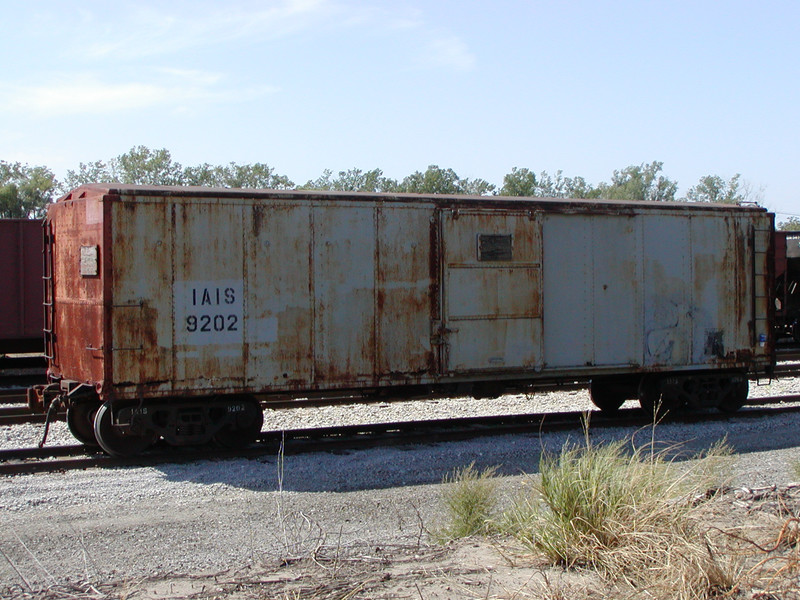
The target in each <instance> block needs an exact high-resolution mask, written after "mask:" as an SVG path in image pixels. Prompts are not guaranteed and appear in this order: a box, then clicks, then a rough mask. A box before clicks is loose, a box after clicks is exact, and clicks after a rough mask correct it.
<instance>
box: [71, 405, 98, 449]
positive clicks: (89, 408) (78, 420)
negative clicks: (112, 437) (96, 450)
mask: <svg viewBox="0 0 800 600" xmlns="http://www.w3.org/2000/svg"><path fill="white" fill-rule="evenodd" d="M96 412H97V404H96V403H94V402H73V403H71V404H70V405H69V408H67V427H69V431H70V433H72V435H74V436H75V439H77V440H78V441H79V442H80V443H81V444H84V445H85V446H97V437H95V435H94V416H95V413H96Z"/></svg>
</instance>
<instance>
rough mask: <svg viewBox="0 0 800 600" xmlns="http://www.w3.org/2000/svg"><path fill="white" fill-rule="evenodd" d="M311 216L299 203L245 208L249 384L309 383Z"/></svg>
mask: <svg viewBox="0 0 800 600" xmlns="http://www.w3.org/2000/svg"><path fill="white" fill-rule="evenodd" d="M311 214H312V209H311V206H310V205H309V204H308V203H299V202H292V203H289V202H275V201H269V202H264V203H258V204H253V205H252V206H247V207H246V208H245V217H246V222H245V240H246V242H245V247H246V249H247V253H246V257H245V263H246V271H247V292H248V295H247V327H246V330H245V342H246V343H245V349H246V351H247V385H248V387H255V388H263V389H271V388H274V387H278V388H290V389H298V388H300V389H307V388H309V387H310V386H311V385H312V384H313V375H314V370H313V366H314V361H313V340H314V335H313V333H314V332H313V319H314V310H313V308H314V303H313V297H312V292H313V287H312V271H311V267H312V264H311V247H312V246H311V242H312V217H311Z"/></svg>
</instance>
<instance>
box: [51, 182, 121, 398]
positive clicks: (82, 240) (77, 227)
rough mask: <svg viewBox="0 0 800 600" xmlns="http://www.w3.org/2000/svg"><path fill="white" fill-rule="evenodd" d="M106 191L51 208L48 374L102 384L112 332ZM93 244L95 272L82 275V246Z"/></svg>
mask: <svg viewBox="0 0 800 600" xmlns="http://www.w3.org/2000/svg"><path fill="white" fill-rule="evenodd" d="M106 210H107V204H106V203H105V202H104V197H103V195H102V194H97V193H84V194H79V195H71V196H69V197H68V199H66V200H63V201H60V202H58V203H56V204H53V205H51V206H50V207H49V208H48V217H47V218H48V220H49V221H50V223H51V226H52V235H53V240H54V243H53V246H52V253H53V258H52V260H53V273H52V286H53V297H54V299H55V302H54V319H53V331H54V336H53V338H54V346H53V352H54V356H53V358H52V359H51V361H50V366H49V372H50V373H51V374H52V375H53V376H55V377H64V378H67V379H73V380H76V381H80V382H87V383H92V384H96V385H98V386H100V385H103V383H104V382H105V381H106V380H107V379H108V377H107V368H110V364H111V361H110V355H109V351H108V350H109V346H110V339H109V337H110V333H109V329H110V327H109V323H108V321H107V320H106V311H105V305H104V302H105V298H106V289H107V288H106V286H107V285H108V284H109V283H110V276H109V264H110V263H109V259H110V243H109V240H108V239H107V238H106V236H105V229H104V227H103V225H104V213H105V211H106ZM83 247H95V248H96V249H97V256H98V262H99V265H100V268H99V270H98V274H97V275H82V274H81V248H83Z"/></svg>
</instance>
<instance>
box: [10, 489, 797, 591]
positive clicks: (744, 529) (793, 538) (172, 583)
mask: <svg viewBox="0 0 800 600" xmlns="http://www.w3.org/2000/svg"><path fill="white" fill-rule="evenodd" d="M702 511H703V512H702V515H703V522H704V523H705V524H706V525H707V530H708V531H709V532H710V534H711V535H714V536H717V538H716V539H717V540H719V539H723V540H726V542H725V547H726V556H724V557H717V559H718V560H720V561H721V562H722V563H725V564H726V565H731V564H735V565H736V572H737V574H738V584H737V585H735V586H733V587H732V588H730V589H726V590H719V591H718V594H717V595H716V596H714V597H717V598H737V599H748V600H778V599H780V600H784V599H794V598H800V527H798V526H797V524H798V515H800V485H791V486H788V487H784V488H780V489H776V488H774V487H771V488H761V489H757V490H748V489H737V490H728V491H726V492H725V493H724V494H723V495H721V496H719V497H717V498H715V499H713V500H710V501H708V502H707V503H705V505H704V506H703V508H702ZM8 592H9V593H10V594H11V596H10V597H11V598H14V599H16V598H20V599H23V598H24V599H26V600H27V599H36V600H66V599H71V600H76V599H77V600H82V599H87V600H88V599H92V600H104V599H120V600H184V599H198V600H199V599H204V600H205V599H208V600H211V599H214V600H252V599H272V598H276V599H282V600H284V599H285V600H300V599H314V600H328V599H331V600H333V599H341V600H344V599H352V600H356V599H378V598H387V599H388V598H409V599H417V600H441V599H481V598H483V599H519V600H525V599H534V598H536V599H540V598H543V599H550V600H567V599H576V600H584V599H585V600H590V599H591V600H593V599H596V598H664V599H665V600H666V598H669V597H671V596H668V595H663V590H662V591H660V590H658V589H650V590H648V589H641V588H639V589H637V588H635V587H633V586H631V585H629V584H627V583H625V582H623V581H607V580H604V579H603V578H602V577H601V576H600V575H599V574H597V573H595V572H593V571H591V570H587V569H580V568H576V569H565V568H562V567H559V566H552V565H548V564H547V563H546V562H545V560H544V559H543V557H541V556H538V555H536V554H535V553H532V552H531V551H530V550H528V549H525V548H523V547H521V546H520V545H519V544H517V543H515V542H514V541H513V540H508V539H497V538H494V539H484V538H471V539H464V540H458V541H455V542H452V543H450V544H448V545H433V544H425V543H420V544H418V545H413V546H393V547H375V546H372V547H358V546H351V547H346V548H345V547H332V546H320V547H318V548H316V549H314V550H312V551H310V552H308V554H307V555H306V556H302V557H298V558H296V559H292V560H284V561H282V562H280V563H277V562H276V563H274V564H259V565H256V566H251V567H248V568H247V569H245V570H240V571H230V572H224V573H201V574H191V575H176V576H172V577H168V578H144V579H141V580H135V581H133V580H127V581H114V582H106V583H103V584H99V585H94V586H86V585H80V584H76V585H74V586H72V587H65V586H61V587H54V588H51V589H48V590H44V591H42V592H38V593H31V592H27V591H26V590H25V589H24V586H19V587H17V588H15V589H12V590H8ZM698 597H703V596H698ZM706 597H707V596H706Z"/></svg>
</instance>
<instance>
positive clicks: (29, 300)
mask: <svg viewBox="0 0 800 600" xmlns="http://www.w3.org/2000/svg"><path fill="white" fill-rule="evenodd" d="M0 281H2V288H0V354H21V353H31V352H41V351H42V348H43V346H44V342H43V337H42V319H43V312H42V222H41V221H38V220H33V219H0Z"/></svg>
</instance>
